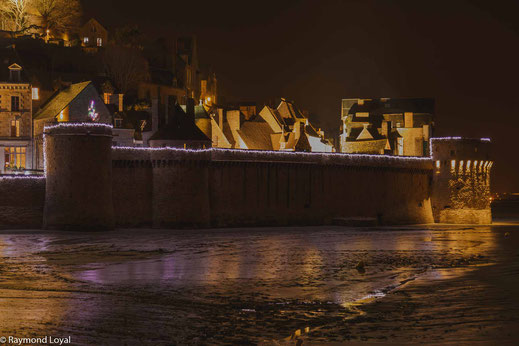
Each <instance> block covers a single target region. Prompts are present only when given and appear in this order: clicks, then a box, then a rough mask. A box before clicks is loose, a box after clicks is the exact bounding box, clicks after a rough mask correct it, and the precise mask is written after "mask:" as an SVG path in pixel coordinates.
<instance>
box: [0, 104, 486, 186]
mask: <svg viewBox="0 0 519 346" xmlns="http://www.w3.org/2000/svg"><path fill="white" fill-rule="evenodd" d="M94 112H95V110H94ZM98 128H104V129H106V130H112V129H113V126H112V125H110V124H104V123H97V122H91V123H72V122H67V123H59V124H53V125H46V126H45V127H44V132H45V131H48V130H56V129H58V130H59V129H78V130H86V131H88V130H89V129H98ZM45 137H46V136H43V148H44V150H43V160H44V162H46V161H47V157H46V150H45V147H46V141H45ZM461 140H478V141H481V142H491V139H490V138H479V139H470V138H463V137H435V138H431V139H430V140H429V150H430V151H429V155H430V156H427V157H402V156H384V155H375V154H347V153H318V152H293V151H273V150H251V149H225V148H206V149H183V148H173V147H158V148H149V147H112V150H113V151H115V152H130V153H131V152H132V151H134V152H136V153H137V152H139V153H142V152H150V153H151V152H172V153H173V152H179V153H223V154H227V155H240V154H243V153H246V154H248V155H251V156H266V157H268V156H277V157H279V158H282V157H289V158H291V159H292V158H301V159H304V158H326V159H327V158H332V157H333V158H339V157H340V158H347V159H351V160H352V161H366V160H368V161H370V163H380V164H385V163H391V162H393V163H411V162H427V161H431V160H432V152H433V150H432V149H433V142H434V141H461ZM476 162H477V161H476ZM492 164H493V162H488V163H487V164H484V168H483V170H487V169H490V168H491V167H492ZM478 170H479V167H478ZM46 175H47V171H46V165H44V175H43V176H34V175H31V176H29V175H14V176H3V177H0V179H37V180H40V179H45V177H46Z"/></svg>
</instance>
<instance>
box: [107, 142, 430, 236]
mask: <svg viewBox="0 0 519 346" xmlns="http://www.w3.org/2000/svg"><path fill="white" fill-rule="evenodd" d="M112 167H113V198H114V207H115V217H116V223H117V225H118V226H124V227H132V226H143V225H149V226H151V225H152V226H155V227H178V226H186V227H191V226H198V227H210V226H213V227H214V226H218V227H220V226H221V227H223V226H241V225H295V224H302V225H305V224H322V223H327V222H330V221H331V220H332V219H334V218H343V217H373V218H377V219H378V220H379V221H380V222H381V223H383V224H395V223H401V224H405V223H428V222H432V213H431V204H430V195H431V174H432V163H431V160H430V159H425V158H398V157H388V156H371V155H346V154H315V153H283V152H261V151H241V150H222V149H210V150H202V151H189V150H187V151H186V150H175V149H151V150H150V149H131V148H126V149H125V148H113V149H112Z"/></svg>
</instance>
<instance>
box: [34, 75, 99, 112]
mask: <svg viewBox="0 0 519 346" xmlns="http://www.w3.org/2000/svg"><path fill="white" fill-rule="evenodd" d="M90 84H91V82H90V81H88V82H82V83H77V84H72V85H71V86H70V87H68V88H66V89H63V90H61V91H59V92H58V93H57V94H55V95H54V96H53V97H51V98H50V99H49V101H48V102H47V103H46V104H45V105H43V106H42V107H41V108H40V110H39V111H38V112H37V113H36V114H35V115H34V119H35V120H40V119H49V118H54V117H56V116H57V115H58V114H59V113H60V112H61V111H62V110H63V109H65V107H67V106H68V105H69V104H70V103H71V102H72V101H73V100H74V99H75V98H76V97H77V96H78V95H79V94H81V92H83V90H85V89H86V88H87V87H88V86H89V85H90Z"/></svg>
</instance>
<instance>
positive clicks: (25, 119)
mask: <svg viewBox="0 0 519 346" xmlns="http://www.w3.org/2000/svg"><path fill="white" fill-rule="evenodd" d="M10 61H11V60H10V59H5V60H4V61H3V62H7V64H4V63H2V64H0V66H1V71H0V76H1V79H0V150H1V151H2V155H0V170H1V173H2V174H18V173H23V172H24V171H26V170H30V169H32V168H33V159H32V152H33V148H32V99H33V98H34V97H38V95H37V93H36V94H35V93H34V92H33V89H32V87H31V84H30V83H29V82H28V81H27V78H26V76H25V74H24V71H23V68H22V67H21V66H20V65H18V64H16V63H11V62H10Z"/></svg>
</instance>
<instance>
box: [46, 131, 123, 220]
mask: <svg viewBox="0 0 519 346" xmlns="http://www.w3.org/2000/svg"><path fill="white" fill-rule="evenodd" d="M44 134H45V143H44V146H45V149H44V154H45V174H46V176H47V183H46V185H47V186H46V192H45V207H44V216H43V227H44V228H47V229H63V230H82V229H85V230H106V229H112V228H114V226H115V221H114V220H115V219H114V207H113V201H112V156H111V150H112V149H111V146H112V129H111V127H110V126H108V125H104V124H97V123H85V124H68V123H64V124H58V125H53V126H49V127H45V130H44Z"/></svg>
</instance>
